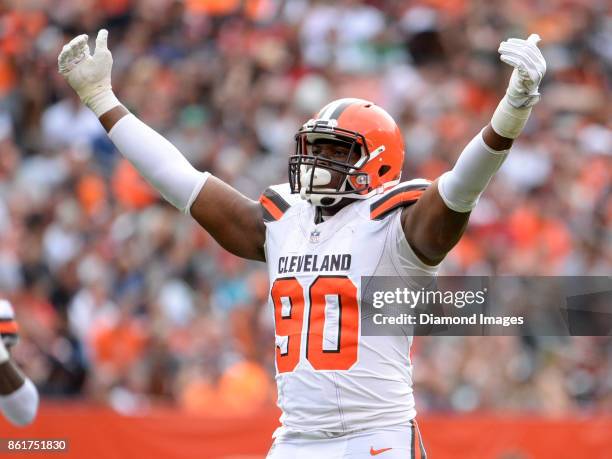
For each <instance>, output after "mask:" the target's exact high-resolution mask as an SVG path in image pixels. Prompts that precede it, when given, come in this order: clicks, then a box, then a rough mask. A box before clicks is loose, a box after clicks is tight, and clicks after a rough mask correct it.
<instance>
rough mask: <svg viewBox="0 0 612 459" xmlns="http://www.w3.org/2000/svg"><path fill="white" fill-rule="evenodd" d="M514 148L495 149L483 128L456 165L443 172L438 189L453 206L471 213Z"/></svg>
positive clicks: (447, 202) (443, 197)
mask: <svg viewBox="0 0 612 459" xmlns="http://www.w3.org/2000/svg"><path fill="white" fill-rule="evenodd" d="M509 151H510V150H502V151H495V150H493V149H492V148H491V147H489V146H488V145H487V144H485V141H484V139H483V138H482V131H481V132H480V133H479V134H478V135H477V136H476V137H474V138H473V139H472V140H471V142H470V143H468V144H467V146H466V147H465V148H464V149H463V152H462V153H461V156H459V159H458V160H457V163H456V164H455V167H453V169H452V170H451V171H449V172H445V173H444V174H442V176H441V177H440V179H439V181H438V191H439V192H440V196H441V197H442V200H443V201H444V203H445V204H446V206H447V207H448V208H449V209H452V210H454V211H456V212H469V211H471V210H472V209H473V208H474V207H475V206H476V203H477V202H478V198H480V195H481V194H482V192H483V191H484V190H485V188H486V187H487V185H488V184H489V181H490V180H491V178H492V177H493V175H494V174H495V173H496V172H497V170H498V169H499V168H500V167H501V165H502V164H503V162H504V160H505V159H506V157H507V156H508V152H509Z"/></svg>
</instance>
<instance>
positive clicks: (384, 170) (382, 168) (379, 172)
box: [378, 165, 391, 177]
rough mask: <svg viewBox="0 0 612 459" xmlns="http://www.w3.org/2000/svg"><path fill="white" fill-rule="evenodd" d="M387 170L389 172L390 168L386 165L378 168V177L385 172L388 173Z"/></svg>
mask: <svg viewBox="0 0 612 459" xmlns="http://www.w3.org/2000/svg"><path fill="white" fill-rule="evenodd" d="M389 170H391V166H387V165H384V166H380V169H378V176H379V177H382V176H383V175H385V174H386V173H387V172H389Z"/></svg>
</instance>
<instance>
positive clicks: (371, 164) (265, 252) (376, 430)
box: [58, 30, 546, 459]
mask: <svg viewBox="0 0 612 459" xmlns="http://www.w3.org/2000/svg"><path fill="white" fill-rule="evenodd" d="M538 40H539V37H538V36H537V35H532V36H530V37H529V38H528V39H527V40H522V39H516V38H512V39H510V40H508V41H505V42H503V43H502V44H501V45H500V47H499V52H500V54H501V60H502V61H503V62H505V63H507V64H509V65H511V66H512V67H514V70H513V72H512V76H511V78H510V82H509V86H508V89H507V91H506V94H505V95H504V97H503V99H502V100H501V102H500V103H499V106H498V107H497V109H496V110H495V113H494V114H493V117H492V119H491V122H490V124H488V125H487V126H486V127H484V128H483V129H482V131H481V132H479V133H478V134H477V135H476V136H475V137H474V138H473V139H472V141H471V142H469V144H468V145H467V146H466V147H465V149H464V150H463V152H462V153H461V155H460V157H459V159H458V160H457V163H456V164H455V166H454V167H453V169H452V170H450V171H448V172H446V173H445V174H443V175H442V176H441V177H440V178H438V179H437V180H435V181H434V182H433V183H430V182H428V181H426V180H422V179H416V180H410V181H407V182H400V171H401V169H402V164H403V160H404V148H403V142H402V138H401V136H400V131H399V129H398V126H397V125H396V123H395V121H394V120H393V119H392V118H391V116H390V115H389V114H388V113H387V112H385V110H383V109H382V108H381V107H379V106H377V105H376V104H374V103H372V102H369V101H365V100H361V99H340V100H336V101H333V102H331V103H329V104H328V105H326V106H325V107H323V108H322V109H321V110H320V111H319V112H318V113H317V114H316V115H315V116H314V117H313V119H311V120H309V121H308V122H306V123H305V124H304V125H303V126H302V127H301V129H299V131H298V132H297V134H296V136H295V140H296V150H295V154H294V155H292V156H290V158H289V177H288V183H285V184H282V185H275V186H271V187H269V188H268V189H267V190H265V192H264V193H263V194H262V196H261V198H260V200H259V202H257V201H253V200H251V199H248V198H247V197H245V196H243V195H242V194H240V193H239V192H238V191H236V190H234V189H233V188H232V187H230V186H229V185H227V184H226V183H224V182H222V181H221V180H219V179H217V178H216V177H214V176H212V175H211V174H210V173H208V172H200V171H197V170H195V169H194V168H193V167H192V166H191V165H190V164H189V162H188V161H187V160H186V159H185V158H184V157H183V156H182V155H181V153H180V152H179V151H178V150H177V149H176V148H175V147H174V146H173V145H172V144H170V143H169V142H168V141H167V140H166V139H164V138H163V137H162V136H160V135H159V134H158V133H156V132H155V131H154V130H153V129H151V128H150V127H148V126H147V125H145V124H144V123H143V122H141V121H140V120H139V119H138V118H137V117H136V116H134V115H133V114H131V113H130V112H129V111H128V110H127V109H126V108H125V107H124V106H123V105H121V103H120V102H119V100H117V98H116V97H115V95H114V93H113V91H112V88H111V67H112V63H113V59H112V56H111V53H110V51H109V50H108V48H107V31H106V30H100V32H99V33H98V36H97V39H96V48H95V52H94V53H93V54H91V53H90V51H89V47H88V37H87V35H80V36H78V37H76V38H74V39H73V40H72V41H71V42H70V43H68V44H67V45H66V46H64V48H63V49H62V51H61V54H60V56H59V58H58V65H59V72H60V73H61V74H62V75H64V77H65V78H66V80H67V81H68V83H69V84H70V86H72V88H73V89H74V90H75V91H76V92H77V94H78V95H79V97H80V98H81V100H82V101H83V103H84V104H86V105H87V106H88V107H89V108H90V109H91V110H92V111H93V112H94V113H95V114H96V115H97V116H98V117H99V119H100V122H101V123H102V125H103V126H104V127H105V129H106V130H107V131H108V135H109V137H110V139H111V140H112V141H113V142H114V144H115V145H116V147H117V148H118V150H119V151H120V152H121V153H122V154H123V155H124V156H125V157H126V158H128V159H129V160H130V161H131V163H132V164H133V165H134V166H135V167H136V169H138V171H140V173H141V174H142V175H143V177H145V178H146V179H147V180H148V181H149V183H151V184H152V185H153V186H154V187H155V188H156V189H157V190H158V191H159V192H160V193H161V194H162V195H163V196H164V197H165V198H166V199H167V200H168V201H169V202H170V203H171V204H173V205H174V206H175V207H177V208H178V209H179V210H180V211H182V212H185V213H187V214H190V215H191V216H192V217H193V218H194V219H195V220H196V221H197V222H198V223H199V224H200V225H201V226H202V227H203V228H204V229H205V230H206V231H208V232H209V233H210V234H211V235H212V236H213V237H214V238H215V239H216V240H217V241H218V242H219V244H221V246H223V247H224V248H225V249H227V250H228V251H230V252H231V253H233V254H235V255H238V256H240V257H244V258H247V259H252V260H259V261H264V262H267V266H268V271H269V277H270V303H271V307H272V309H273V314H274V320H275V333H276V342H275V344H276V381H277V385H278V404H279V406H280V408H281V409H282V416H281V427H280V428H279V429H278V430H277V431H276V432H275V434H274V443H273V446H272V449H271V450H270V452H269V457H270V458H273V459H277V458H312V457H321V458H349V457H350V458H353V457H370V456H376V455H381V457H384V458H387V459H392V458H412V457H425V451H424V449H423V444H422V442H421V438H420V434H419V432H418V428H417V424H416V422H415V416H416V411H415V406H414V397H413V392H412V366H411V362H410V357H409V349H410V345H411V343H412V338H411V337H410V336H362V335H361V333H360V325H359V324H360V304H359V299H358V298H359V294H358V292H359V291H360V288H361V286H360V279H361V277H362V276H372V275H400V276H416V275H429V276H431V275H434V274H435V273H436V271H437V269H438V266H439V264H440V262H441V261H442V260H443V259H444V257H445V256H446V254H447V253H448V252H449V250H451V249H452V248H453V246H454V245H455V244H456V243H457V241H458V240H459V238H460V237H461V235H462V233H463V231H464V229H465V227H466V225H467V222H468V218H469V216H470V212H471V210H472V209H473V208H474V206H475V205H476V203H477V201H478V198H479V197H480V195H481V194H482V193H483V191H484V190H485V188H486V186H487V184H488V183H489V181H490V180H491V178H492V177H493V175H494V174H495V172H496V171H497V170H498V169H499V167H500V166H501V164H502V163H503V162H504V159H505V158H506V157H507V155H508V153H509V149H510V147H511V146H512V142H513V140H514V139H515V138H516V137H518V135H519V134H520V133H521V130H522V129H523V127H524V126H525V123H526V122H527V119H528V118H529V114H530V112H531V110H532V107H533V106H534V105H535V104H536V103H537V102H538V100H539V97H540V95H539V93H538V86H539V84H540V81H541V80H542V77H543V76H544V73H545V71H546V64H545V61H544V58H543V57H542V54H541V53H540V50H539V49H538V47H537V42H538Z"/></svg>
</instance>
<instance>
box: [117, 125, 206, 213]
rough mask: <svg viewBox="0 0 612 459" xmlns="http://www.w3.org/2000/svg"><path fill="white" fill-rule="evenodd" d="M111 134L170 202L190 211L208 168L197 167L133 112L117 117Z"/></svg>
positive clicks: (128, 157)
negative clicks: (202, 170) (201, 170)
mask: <svg viewBox="0 0 612 459" xmlns="http://www.w3.org/2000/svg"><path fill="white" fill-rule="evenodd" d="M108 136H109V137H110V139H111V140H112V141H113V143H114V144H115V146H116V147H117V149H118V150H119V151H120V152H121V153H122V154H123V156H125V157H126V158H127V159H128V160H129V161H130V162H131V163H132V164H133V165H134V167H135V168H136V169H137V170H138V171H139V172H140V173H141V174H142V176H143V177H144V178H145V179H146V180H147V181H148V182H149V183H150V184H151V185H152V186H153V187H154V188H155V189H156V190H157V191H159V192H160V193H161V195H162V196H163V197H164V198H165V199H166V200H167V201H168V202H169V203H170V204H172V205H173V206H174V207H176V208H177V209H179V210H181V211H182V212H184V213H189V209H190V208H191V205H192V204H193V201H195V199H196V197H197V196H198V193H199V192H200V190H201V189H202V187H203V186H204V184H205V183H206V180H207V179H208V177H209V176H210V174H209V173H208V172H200V171H198V170H196V169H195V168H194V167H193V166H192V165H191V164H190V163H189V161H187V159H186V158H185V157H184V156H183V155H182V154H181V152H180V151H178V150H177V148H176V147H175V146H174V145H172V144H171V143H170V142H169V141H168V140H166V139H165V138H164V137H162V136H161V135H160V134H158V133H157V132H155V131H154V130H153V129H151V128H150V127H149V126H147V125H146V124H145V123H143V122H142V121H140V120H139V119H138V118H136V117H135V116H134V115H132V114H129V115H126V116H124V117H123V118H121V119H120V120H119V121H117V123H116V124H115V125H114V126H113V128H112V129H111V130H110V132H109V133H108Z"/></svg>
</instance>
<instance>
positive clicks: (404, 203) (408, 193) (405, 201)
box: [370, 185, 427, 220]
mask: <svg viewBox="0 0 612 459" xmlns="http://www.w3.org/2000/svg"><path fill="white" fill-rule="evenodd" d="M400 186H401V185H400ZM426 189H427V186H425V185H408V186H404V187H401V188H399V189H397V190H393V191H391V192H390V193H389V194H387V195H386V196H383V197H382V198H381V199H379V200H378V201H376V202H375V203H374V204H372V205H371V206H370V218H371V219H372V220H382V219H383V218H385V217H386V216H387V215H388V214H389V212H391V211H393V210H395V209H397V208H398V207H408V206H410V205H412V204H414V203H415V202H417V200H418V199H419V198H420V197H421V195H422V194H423V193H424V192H425V190H426Z"/></svg>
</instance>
